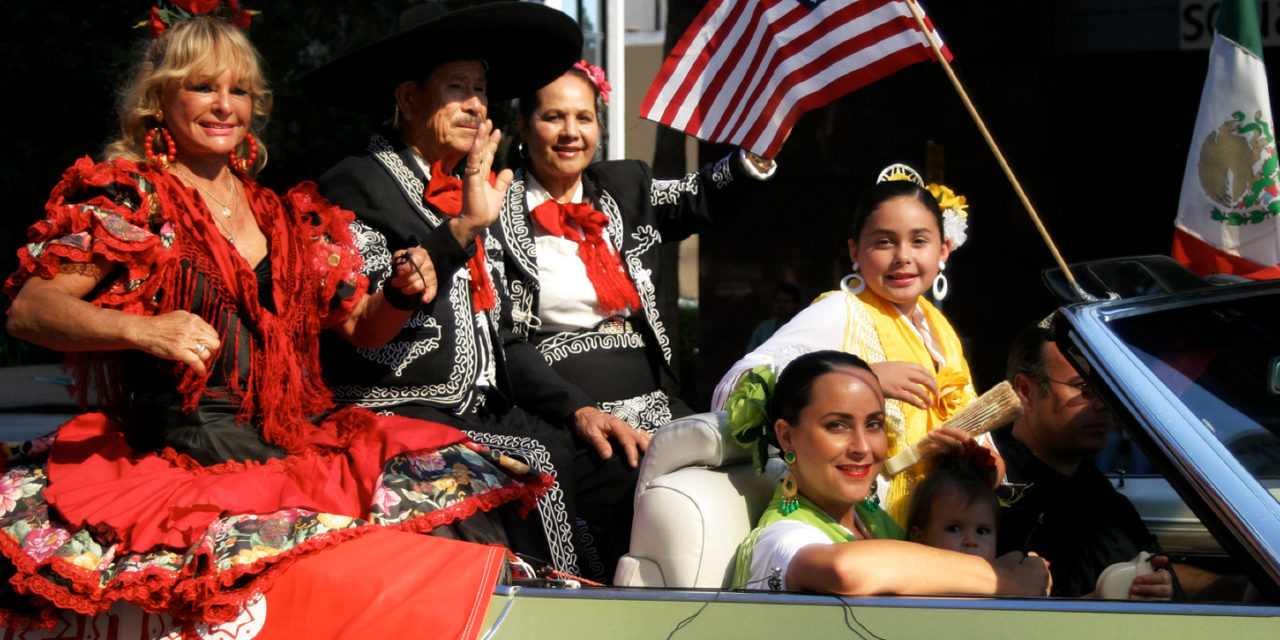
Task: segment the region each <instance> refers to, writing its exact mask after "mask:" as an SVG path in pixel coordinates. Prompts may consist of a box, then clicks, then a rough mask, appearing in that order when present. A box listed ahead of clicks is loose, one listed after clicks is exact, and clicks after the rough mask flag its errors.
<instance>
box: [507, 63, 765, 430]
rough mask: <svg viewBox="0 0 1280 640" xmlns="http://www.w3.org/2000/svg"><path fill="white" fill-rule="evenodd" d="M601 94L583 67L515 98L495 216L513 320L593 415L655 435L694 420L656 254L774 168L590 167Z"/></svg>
mask: <svg viewBox="0 0 1280 640" xmlns="http://www.w3.org/2000/svg"><path fill="white" fill-rule="evenodd" d="M608 92H609V85H608V83H607V82H606V81H605V79H604V72H603V71H602V70H601V69H599V68H598V67H594V66H592V65H588V64H586V63H585V61H584V62H579V63H578V64H576V65H574V67H573V69H571V70H569V71H567V72H566V73H565V74H564V75H562V76H561V77H560V78H558V79H557V80H555V81H554V82H552V83H551V84H548V85H547V86H545V87H543V88H542V89H540V90H538V91H537V92H535V93H533V94H531V95H529V96H525V97H523V98H521V100H520V116H519V131H520V137H521V139H522V140H523V142H521V143H520V146H519V147H518V152H519V154H520V157H521V159H522V160H523V166H522V168H521V169H520V171H518V172H517V173H516V175H515V179H514V181H513V182H512V184H511V188H510V189H509V190H508V191H507V195H506V201H505V203H504V205H503V210H502V215H501V218H500V220H501V229H500V234H501V239H502V242H503V246H504V251H505V254H506V279H507V285H508V288H509V289H510V294H511V298H512V303H513V304H512V310H511V318H510V321H511V323H512V324H513V325H514V328H515V330H516V331H517V332H518V333H522V334H524V335H526V336H528V338H529V340H530V341H531V342H532V343H534V344H535V345H536V346H537V347H538V349H539V351H541V352H542V354H543V356H545V357H546V358H547V360H548V361H549V362H550V363H551V365H552V367H553V368H554V369H555V370H556V372H557V373H559V374H560V375H561V376H562V377H564V378H565V379H566V380H568V381H569V382H571V383H573V384H575V385H577V386H578V387H580V388H581V389H582V390H583V391H585V392H586V393H587V394H588V395H590V396H591V397H592V398H593V399H594V400H595V401H596V403H597V406H599V407H600V408H601V409H603V410H604V411H606V412H608V413H611V414H613V415H616V416H618V417H619V418H622V419H623V420H626V421H627V422H628V423H629V424H631V426H632V427H635V428H636V429H640V430H642V431H646V432H653V431H655V430H656V429H658V428H659V427H661V426H662V425H664V424H666V423H667V422H669V421H670V420H672V419H673V418H678V417H682V416H684V415H688V414H689V413H692V411H691V410H690V409H689V408H688V407H687V406H686V405H685V404H684V403H683V402H682V401H681V400H680V399H679V398H676V397H673V396H672V395H670V394H669V392H668V389H669V388H670V386H671V382H673V380H674V376H673V372H672V369H671V358H672V350H673V345H672V343H671V338H670V337H669V335H668V332H667V330H666V325H665V322H666V321H665V320H664V318H662V317H661V316H660V315H659V308H660V305H659V297H660V295H661V294H660V292H659V288H658V282H659V278H660V269H661V266H660V252H659V245H660V244H662V243H663V242H673V241H679V240H683V239H684V238H687V237H689V236H690V235H692V234H694V233H696V232H698V231H700V230H701V229H703V228H704V227H706V226H708V225H710V224H711V222H712V221H713V214H714V215H724V214H726V213H728V212H729V211H730V210H732V199H734V198H735V197H736V196H739V195H740V194H741V193H742V190H741V189H740V187H741V186H743V185H745V184H748V183H751V182H754V181H758V180H763V179H766V178H768V177H770V176H771V175H772V173H773V169H774V164H773V162H772V161H770V160H765V159H763V158H759V157H757V156H754V155H752V154H748V153H745V152H738V153H735V154H733V155H731V156H729V157H726V158H724V159H722V160H720V161H719V162H716V163H715V164H713V165H709V166H706V167H703V168H702V170H700V171H698V172H696V173H690V174H687V175H685V176H683V177H681V178H678V179H674V180H655V179H654V177H653V174H652V170H651V169H650V167H649V166H648V165H647V164H645V163H643V162H640V161H636V160H623V161H611V162H599V163H595V164H592V163H591V161H592V159H593V157H594V154H595V151H596V147H597V144H598V142H599V140H600V136H601V127H600V125H599V120H598V115H599V109H600V101H601V100H603V101H606V102H607V101H608Z"/></svg>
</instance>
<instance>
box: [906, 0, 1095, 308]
mask: <svg viewBox="0 0 1280 640" xmlns="http://www.w3.org/2000/svg"><path fill="white" fill-rule="evenodd" d="M905 2H906V3H907V7H909V8H910V9H911V15H913V16H915V18H916V23H917V24H919V25H920V32H921V33H923V34H924V37H925V38H926V39H927V40H928V41H929V48H930V49H932V50H933V56H934V57H935V58H937V60H938V62H941V63H942V69H943V71H945V72H946V73H947V78H950V79H951V85H952V86H954V87H955V89H956V93H958V94H960V101H961V102H963V103H964V106H965V108H966V109H968V110H969V116H970V117H972V118H973V122H974V124H977V125H978V131H980V132H981V133H982V138H983V139H984V140H986V141H987V146H989V147H991V152H992V153H994V154H995V156H996V162H997V163H999V165H1000V168H1001V169H1003V170H1004V175H1005V177H1007V178H1008V179H1009V183H1010V184H1012V185H1013V190H1014V192H1015V193H1017V194H1018V199H1019V200H1021V201H1022V206H1023V207H1024V208H1026V210H1027V213H1029V214H1031V222H1032V224H1034V225H1035V226H1036V230H1037V231H1039V232H1040V237H1041V238H1044V242H1045V244H1046V245H1048V247H1049V253H1051V254H1053V259H1054V260H1055V261H1057V263H1058V267H1059V268H1061V269H1062V273H1063V275H1065V276H1066V277H1067V285H1068V286H1070V287H1071V290H1072V291H1073V292H1075V294H1076V295H1077V296H1080V298H1081V299H1082V300H1095V299H1096V298H1095V297H1094V296H1092V295H1089V293H1087V292H1086V291H1085V290H1084V288H1083V287H1081V286H1080V284H1079V283H1078V282H1076V277H1075V274H1073V273H1071V268H1070V267H1068V266H1067V262H1066V261H1065V260H1063V259H1062V254H1061V253H1059V252H1058V246H1057V245H1056V244H1054V242H1053V238H1052V237H1050V236H1049V230H1048V229H1046V228H1045V226H1044V223H1043V222H1041V221H1040V215H1039V214H1038V213H1036V209H1035V207H1034V206H1032V205H1031V199H1030V198H1028V197H1027V192H1026V191H1023V190H1022V183H1020V182H1018V177H1017V176H1015V175H1014V174H1013V169H1011V168H1009V162H1008V161H1007V160H1005V158H1004V154H1003V153H1001V152H1000V147H999V146H997V145H996V140H995V138H993V137H991V131H989V130H988V129H987V125H986V124H985V123H984V122H983V121H982V116H980V115H978V110H977V108H975V107H974V106H973V101H972V100H970V99H969V94H968V92H966V91H965V90H964V86H963V85H961V84H960V79H959V78H957V77H956V72H955V71H954V70H952V68H951V64H950V63H949V62H947V58H946V56H944V55H942V49H941V48H940V47H939V46H938V41H937V40H934V38H933V33H932V32H931V31H930V30H929V28H928V27H927V26H926V25H925V23H924V16H923V15H921V14H920V10H919V9H918V8H917V7H916V3H915V0H905Z"/></svg>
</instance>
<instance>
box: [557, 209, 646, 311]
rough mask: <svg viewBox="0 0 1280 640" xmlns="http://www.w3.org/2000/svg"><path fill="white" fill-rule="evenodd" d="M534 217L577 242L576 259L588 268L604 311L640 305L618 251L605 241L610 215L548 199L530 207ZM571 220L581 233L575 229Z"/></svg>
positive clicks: (638, 297)
mask: <svg viewBox="0 0 1280 640" xmlns="http://www.w3.org/2000/svg"><path fill="white" fill-rule="evenodd" d="M533 219H534V220H536V221H537V222H538V224H539V225H542V228H543V229H546V230H547V231H548V232H549V233H551V234H552V235H554V236H558V237H561V238H565V239H567V240H572V241H573V242H576V243H578V258H579V259H581V260H582V264H583V265H585V266H586V267H587V278H589V279H590V280H591V286H592V287H594V288H595V290H596V298H597V299H598V300H599V301H600V308H601V310H603V311H604V312H605V313H607V314H623V315H625V313H626V310H627V309H628V308H630V309H639V308H640V296H639V295H638V294H636V287H635V285H634V284H632V283H631V278H630V277H628V276H627V270H626V269H625V268H623V266H622V259H621V257H619V256H618V252H617V251H615V250H614V249H613V247H611V246H609V243H608V242H605V240H604V228H605V226H606V225H608V224H609V216H606V215H605V214H603V213H601V212H599V211H596V210H595V209H592V208H591V205H589V204H587V203H585V202H579V203H574V202H556V201H555V200H548V201H546V202H544V203H542V204H540V205H538V206H536V207H534V209H533ZM570 220H572V221H574V222H576V223H578V224H577V226H578V228H579V229H581V230H582V233H579V232H578V229H575V228H574V226H573V225H571V224H569V221H570Z"/></svg>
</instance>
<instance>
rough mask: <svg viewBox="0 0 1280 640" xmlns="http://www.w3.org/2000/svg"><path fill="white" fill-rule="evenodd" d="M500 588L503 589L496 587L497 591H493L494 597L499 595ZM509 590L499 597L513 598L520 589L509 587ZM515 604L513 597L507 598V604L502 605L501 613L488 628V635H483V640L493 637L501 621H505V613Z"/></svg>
mask: <svg viewBox="0 0 1280 640" xmlns="http://www.w3.org/2000/svg"><path fill="white" fill-rule="evenodd" d="M502 588H503V587H498V588H497V589H494V595H500V594H499V593H498V590H499V589H502ZM510 589H511V591H510V592H509V593H507V594H501V595H509V596H515V594H516V592H517V591H518V590H519V589H520V587H510ZM515 603H516V599H515V598H514V597H508V598H507V604H505V605H503V607H502V613H499V614H498V618H497V619H496V620H494V621H493V626H491V627H489V633H486V634H484V640H489V639H490V638H492V637H493V634H495V633H497V632H498V628H499V627H501V626H502V621H503V620H505V619H506V617H507V612H508V611H510V610H511V605H513V604H515Z"/></svg>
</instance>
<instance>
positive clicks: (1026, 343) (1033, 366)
mask: <svg viewBox="0 0 1280 640" xmlns="http://www.w3.org/2000/svg"><path fill="white" fill-rule="evenodd" d="M1044 324H1045V323H1043V322H1042V323H1040V324H1033V325H1029V326H1027V327H1025V328H1023V329H1022V331H1020V332H1018V337H1016V338H1014V340H1013V346H1012V347H1010V348H1009V361H1008V362H1007V363H1006V364H1005V369H1004V377H1005V379H1006V380H1008V381H1009V384H1013V379H1014V378H1016V377H1017V376H1018V374H1019V373H1021V374H1022V375H1025V376H1027V377H1028V378H1031V379H1032V380H1035V381H1036V383H1037V384H1039V385H1040V388H1041V389H1042V390H1044V391H1048V389H1049V363H1048V362H1046V361H1045V357H1044V345H1046V344H1048V343H1050V342H1052V341H1053V329H1052V328H1050V327H1047V326H1044Z"/></svg>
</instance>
